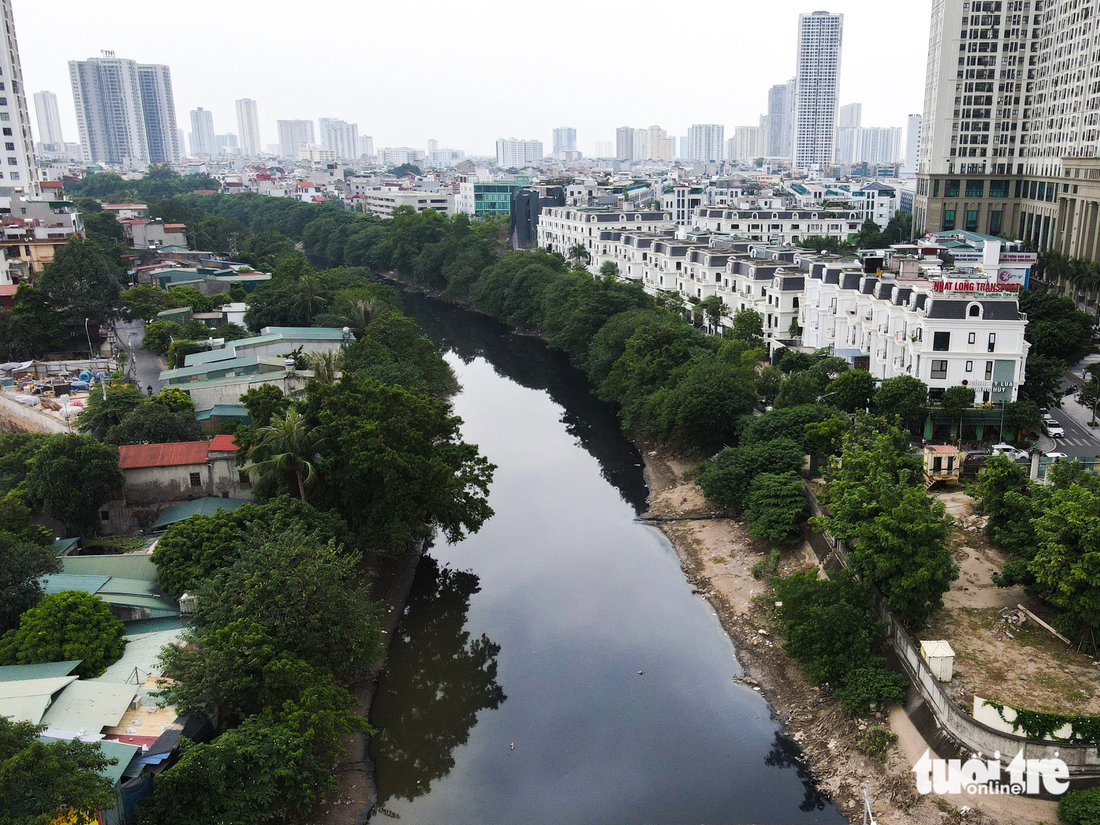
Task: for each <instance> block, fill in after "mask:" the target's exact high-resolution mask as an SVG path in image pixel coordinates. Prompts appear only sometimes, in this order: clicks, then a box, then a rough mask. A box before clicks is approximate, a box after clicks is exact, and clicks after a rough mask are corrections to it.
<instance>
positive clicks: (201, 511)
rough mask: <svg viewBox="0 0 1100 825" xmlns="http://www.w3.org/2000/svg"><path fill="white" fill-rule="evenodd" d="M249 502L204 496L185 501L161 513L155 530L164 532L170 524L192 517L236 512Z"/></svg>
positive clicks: (154, 527) (166, 508) (154, 526)
mask: <svg viewBox="0 0 1100 825" xmlns="http://www.w3.org/2000/svg"><path fill="white" fill-rule="evenodd" d="M248 503H249V502H247V501H245V500H244V499H243V498H219V497H217V496H204V497H203V498H196V499H192V500H191V501H185V502H183V503H182V504H173V505H172V506H171V507H165V508H164V509H163V510H161V512H160V517H159V518H157V521H156V524H154V525H153V529H154V530H164V529H166V528H167V527H168V525H170V524H175V523H176V522H177V521H183V520H184V519H189V518H191V516H211V515H213V514H214V513H217V512H219V511H221V510H236V509H237V508H238V507H241V506H243V505H245V504H248Z"/></svg>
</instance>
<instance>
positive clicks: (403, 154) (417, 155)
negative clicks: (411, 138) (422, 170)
mask: <svg viewBox="0 0 1100 825" xmlns="http://www.w3.org/2000/svg"><path fill="white" fill-rule="evenodd" d="M426 157H427V152H425V151H424V150H423V149H411V148H409V147H408V146H399V147H396V148H388V149H379V150H378V162H379V163H380V164H381V165H382V166H403V165H404V164H406V163H414V164H419V163H423V162H424V160H425V159H426Z"/></svg>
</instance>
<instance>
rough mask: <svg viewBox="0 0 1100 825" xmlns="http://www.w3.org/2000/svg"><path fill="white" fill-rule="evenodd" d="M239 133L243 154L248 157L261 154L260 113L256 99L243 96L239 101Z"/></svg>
mask: <svg viewBox="0 0 1100 825" xmlns="http://www.w3.org/2000/svg"><path fill="white" fill-rule="evenodd" d="M237 133H238V134H239V135H240V140H241V154H243V155H244V156H245V157H246V158H252V157H256V156H258V155H259V154H260V149H261V147H262V144H261V143H260V113H259V111H257V109H256V101H255V100H252V99H251V98H247V97H243V98H241V99H240V100H238V101H237Z"/></svg>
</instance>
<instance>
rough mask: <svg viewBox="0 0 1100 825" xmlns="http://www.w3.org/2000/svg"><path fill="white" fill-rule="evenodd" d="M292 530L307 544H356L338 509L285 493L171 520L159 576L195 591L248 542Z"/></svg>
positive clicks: (177, 589)
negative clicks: (316, 505)
mask: <svg viewBox="0 0 1100 825" xmlns="http://www.w3.org/2000/svg"><path fill="white" fill-rule="evenodd" d="M287 533H294V534H295V535H299V536H303V537H304V538H303V541H304V542H305V543H307V544H313V545H328V544H329V543H330V542H334V543H335V544H336V545H337V546H340V545H343V546H349V547H351V546H352V544H353V542H352V537H351V536H349V534H348V527H347V524H345V523H344V520H343V519H341V518H340V516H338V515H337V514H336V513H334V512H331V511H321V510H317V509H316V508H314V507H311V506H310V505H309V504H307V503H306V502H304V501H301V500H299V499H294V498H288V497H286V496H283V497H281V498H277V499H273V500H271V501H268V502H265V503H263V504H245V505H244V506H242V507H238V508H237V509H236V510H222V511H220V512H218V513H215V514H213V515H210V516H192V517H191V518H189V519H185V520H183V521H180V522H176V523H175V524H173V525H171V526H170V527H169V528H168V529H167V530H165V531H164V533H163V534H162V535H161V537H160V540H159V541H158V542H157V546H156V548H155V549H154V550H153V563H154V564H155V565H156V566H157V579H158V581H159V583H160V586H161V589H162V590H163V591H164V592H165V593H167V594H168V595H169V596H171V597H172V598H175V599H178V598H179V597H180V596H182V595H183V594H184V593H194V592H196V591H197V590H198V588H199V587H200V586H201V585H202V584H203V582H205V581H207V580H210V579H212V578H213V577H214V576H215V575H216V574H217V573H218V571H220V570H222V569H224V568H226V567H229V566H230V565H232V564H233V562H234V561H236V559H237V558H238V557H239V556H240V555H241V554H242V553H244V552H246V551H247V550H248V548H249V547H251V546H253V545H256V544H262V543H263V542H264V540H266V539H267V538H268V537H270V536H281V535H284V534H287ZM352 549H354V548H353V547H352Z"/></svg>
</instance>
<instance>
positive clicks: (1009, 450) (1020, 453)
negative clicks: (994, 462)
mask: <svg viewBox="0 0 1100 825" xmlns="http://www.w3.org/2000/svg"><path fill="white" fill-rule="evenodd" d="M992 449H993V455H1003V456H1006V457H1007V458H1010V459H1012V460H1013V461H1023V460H1024V459H1026V458H1027V457H1028V453H1027V450H1021V449H1020V448H1019V447H1013V446H1012V445H1011V444H1006V443H1005V442H1003V441H1002V442H1001V443H1000V444H994V445H993V448H992Z"/></svg>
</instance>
